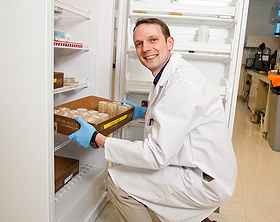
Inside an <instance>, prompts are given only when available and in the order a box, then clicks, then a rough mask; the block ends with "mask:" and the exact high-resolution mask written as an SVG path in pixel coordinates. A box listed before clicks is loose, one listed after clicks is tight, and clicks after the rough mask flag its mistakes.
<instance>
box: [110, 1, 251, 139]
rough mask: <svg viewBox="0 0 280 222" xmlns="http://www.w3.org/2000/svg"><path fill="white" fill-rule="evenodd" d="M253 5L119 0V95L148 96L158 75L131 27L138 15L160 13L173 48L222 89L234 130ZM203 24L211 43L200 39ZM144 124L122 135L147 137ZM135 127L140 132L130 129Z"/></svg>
mask: <svg viewBox="0 0 280 222" xmlns="http://www.w3.org/2000/svg"><path fill="white" fill-rule="evenodd" d="M248 5H249V0H196V1H194V0H177V1H174V0H138V1H136V0H120V1H119V9H118V12H119V13H118V14H119V16H118V37H117V55H116V58H117V61H116V80H118V81H119V82H116V86H115V99H116V100H123V99H128V100H131V101H133V102H135V103H137V104H139V105H140V103H141V100H145V99H147V95H148V93H149V91H150V88H151V87H152V81H153V77H152V75H151V73H150V72H149V71H148V70H147V69H146V68H144V67H143V66H142V65H141V64H140V62H139V61H138V58H137V55H136V52H135V48H134V44H133V40H132V35H133V33H132V30H133V27H134V25H135V21H136V20H137V19H138V18H149V17H156V18H159V19H162V20H163V21H165V22H166V23H167V25H168V26H169V28H170V31H171V35H172V36H173V37H174V39H175V45H174V49H173V50H172V51H173V52H180V53H181V54H182V55H183V57H184V58H185V59H186V60H187V61H188V62H190V63H191V64H193V65H195V66H196V67H197V68H198V69H199V70H200V71H202V73H204V74H205V75H206V76H207V77H208V78H209V79H210V81H211V82H212V83H213V85H214V86H215V87H216V89H217V91H218V92H219V93H220V95H221V97H222V98H223V102H224V107H225V114H226V119H227V123H228V127H229V130H230V133H231V134H232V129H233V124H234V116H235V107H236V99H237V91H238V83H239V74H240V69H241V60H242V53H243V44H244V36H245V28H246V22H245V21H246V20H247V12H248ZM172 13H177V14H180V15H172ZM201 25H208V26H209V31H210V39H209V42H208V43H205V42H196V31H197V30H198V29H199V27H200V26H201ZM190 51H193V52H194V53H190ZM142 127H143V124H141V122H139V121H133V122H132V123H131V124H128V125H127V126H126V128H127V129H129V130H124V134H123V138H128V139H142V138H141V136H138V137H137V136H136V135H143V134H141V133H140V134H139V131H140V128H142ZM132 129H133V130H135V132H137V131H138V133H134V134H133V133H131V132H132V131H133V130H132Z"/></svg>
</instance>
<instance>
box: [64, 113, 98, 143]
mask: <svg viewBox="0 0 280 222" xmlns="http://www.w3.org/2000/svg"><path fill="white" fill-rule="evenodd" d="M75 120H76V121H77V122H78V123H79V124H80V126H81V127H80V129H79V130H78V131H76V132H75V133H72V134H71V135H69V136H68V139H69V140H72V141H73V142H76V143H77V145H78V146H83V147H85V148H88V147H90V140H91V137H92V135H93V133H94V132H95V131H96V129H95V128H94V126H92V125H90V124H89V123H87V122H86V121H84V120H83V119H82V118H80V117H75Z"/></svg>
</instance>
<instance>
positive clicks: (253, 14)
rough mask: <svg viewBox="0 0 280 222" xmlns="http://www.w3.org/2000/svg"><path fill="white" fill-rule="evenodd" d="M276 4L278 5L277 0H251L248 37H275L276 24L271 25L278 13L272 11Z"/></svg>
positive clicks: (247, 29)
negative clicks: (272, 19)
mask: <svg viewBox="0 0 280 222" xmlns="http://www.w3.org/2000/svg"><path fill="white" fill-rule="evenodd" d="M274 3H277V0H250V4H249V11H248V20H247V28H246V34H245V35H246V37H247V36H249V35H262V36H273V34H274V28H275V24H270V20H271V18H272V17H273V15H274V14H275V13H276V12H273V11H272V6H273V5H274Z"/></svg>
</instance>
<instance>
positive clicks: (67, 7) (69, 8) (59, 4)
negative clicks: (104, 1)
mask: <svg viewBox="0 0 280 222" xmlns="http://www.w3.org/2000/svg"><path fill="white" fill-rule="evenodd" d="M54 5H55V6H57V7H59V8H62V9H64V10H66V11H69V12H72V13H74V14H76V15H80V16H83V17H85V18H86V19H91V16H90V12H85V11H83V10H81V9H78V8H76V7H73V6H71V5H68V4H65V3H63V2H60V1H57V0H55V1H54Z"/></svg>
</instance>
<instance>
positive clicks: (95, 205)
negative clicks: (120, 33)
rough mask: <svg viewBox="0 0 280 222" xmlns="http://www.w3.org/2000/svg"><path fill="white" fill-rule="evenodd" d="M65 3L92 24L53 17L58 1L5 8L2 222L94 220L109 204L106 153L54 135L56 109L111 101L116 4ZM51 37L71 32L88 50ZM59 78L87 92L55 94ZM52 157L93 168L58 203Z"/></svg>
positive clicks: (98, 0) (110, 0)
mask: <svg viewBox="0 0 280 222" xmlns="http://www.w3.org/2000/svg"><path fill="white" fill-rule="evenodd" d="M62 2H63V3H66V4H67V5H70V8H71V9H72V8H77V9H79V10H82V11H84V12H86V14H89V15H90V17H91V18H90V19H87V18H85V17H83V16H80V15H76V14H75V13H68V11H67V10H63V15H58V16H57V15H55V16H54V4H55V3H58V2H57V1H54V0H41V1H36V0H29V1H20V0H11V1H8V0H4V1H1V3H0V12H1V14H0V17H1V20H0V25H1V33H2V34H1V43H0V45H1V47H0V48H1V83H2V84H1V87H0V92H1V96H0V102H1V115H0V123H1V140H0V147H1V157H0V166H1V185H0V188H1V189H0V196H1V209H0V221H5V222H9V221H11V222H14V221H22V220H23V221H29V222H38V221H40V222H45V221H46V222H54V221H73V222H74V221H75V222H77V221H93V220H94V219H95V218H96V217H97V215H98V213H99V212H100V211H101V208H102V207H103V206H104V204H105V203H106V200H107V199H106V198H107V197H106V196H107V195H106V194H107V193H106V191H105V184H104V175H105V174H106V170H107V163H106V160H105V158H104V150H103V149H100V150H96V151H94V150H93V149H84V148H81V147H77V146H76V145H75V144H74V143H72V142H70V143H69V141H68V140H67V138H66V136H61V135H54V126H53V107H54V106H55V105H58V104H61V103H65V102H68V101H70V100H74V99H77V98H81V97H85V96H88V95H97V96H101V97H106V98H110V95H111V93H110V90H111V73H112V64H113V36H114V12H115V5H114V3H115V1H114V0H90V1H88V0H81V1H75V0H65V1H64V0H62ZM54 30H60V31H64V32H66V33H69V34H70V35H71V36H70V38H71V40H72V41H77V42H83V44H85V45H88V46H89V48H90V50H89V51H86V50H72V49H65V48H64V49H63V48H62V49H58V48H54V46H53V33H54ZM54 71H62V72H65V73H67V75H70V77H71V75H73V77H75V78H76V80H77V81H79V82H80V83H82V85H83V84H84V85H86V86H87V87H81V88H80V89H76V90H72V91H69V92H62V93H56V94H54V93H55V90H53V72H54ZM65 142H66V143H65ZM64 143H65V144H64ZM61 144H64V145H61ZM58 147H62V148H60V149H58ZM54 148H55V149H57V151H54ZM54 155H61V156H66V157H73V158H78V159H79V160H80V162H84V163H89V164H91V165H92V168H91V169H90V170H89V171H88V173H86V174H85V175H84V176H83V177H82V179H81V180H80V181H79V182H78V183H77V184H75V186H73V188H71V189H70V190H69V191H68V192H67V193H66V194H65V195H64V196H63V197H62V198H60V199H59V200H58V201H56V199H57V198H56V196H55V194H54V160H53V159H54Z"/></svg>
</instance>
